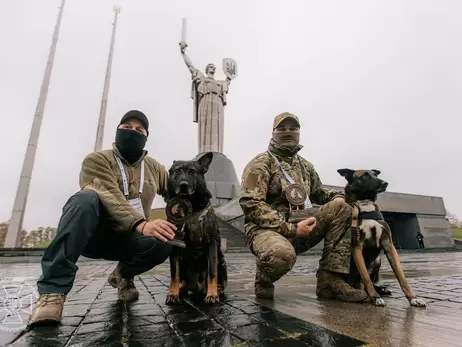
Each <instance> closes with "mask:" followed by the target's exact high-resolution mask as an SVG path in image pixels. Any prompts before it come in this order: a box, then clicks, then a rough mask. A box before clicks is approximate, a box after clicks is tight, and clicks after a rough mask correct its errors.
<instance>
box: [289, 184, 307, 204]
mask: <svg viewBox="0 0 462 347" xmlns="http://www.w3.org/2000/svg"><path fill="white" fill-rule="evenodd" d="M284 192H285V195H286V199H287V201H288V202H289V204H291V205H295V206H300V205H304V204H305V201H306V198H307V194H306V190H305V188H303V187H302V186H301V185H300V184H297V183H294V184H291V185H290V186H288V187H287V188H286V189H285V191H284Z"/></svg>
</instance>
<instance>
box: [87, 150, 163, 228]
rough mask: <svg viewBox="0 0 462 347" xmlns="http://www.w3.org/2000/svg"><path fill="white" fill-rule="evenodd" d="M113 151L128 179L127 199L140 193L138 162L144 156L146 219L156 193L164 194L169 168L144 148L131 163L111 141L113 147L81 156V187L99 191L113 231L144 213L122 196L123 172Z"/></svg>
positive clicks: (134, 222) (142, 197)
mask: <svg viewBox="0 0 462 347" xmlns="http://www.w3.org/2000/svg"><path fill="white" fill-rule="evenodd" d="M114 154H115V155H117V156H118V157H120V158H121V161H122V164H123V166H124V169H125V173H126V175H127V181H128V191H129V196H128V198H129V199H135V198H138V197H139V187H140V181H141V162H142V161H143V160H144V162H145V171H144V187H143V194H142V196H141V203H142V205H143V210H144V215H145V216H146V219H149V216H150V214H151V206H152V203H153V201H154V198H155V196H156V194H161V195H165V193H166V189H167V179H168V172H167V170H166V169H165V167H164V166H163V165H161V164H160V163H158V162H157V161H156V160H154V159H153V158H151V157H148V156H147V155H146V154H147V151H145V152H144V154H143V155H142V156H141V157H140V158H139V159H138V161H137V162H135V163H134V164H133V165H130V164H129V163H128V162H127V161H126V160H125V159H123V158H122V157H121V155H120V153H119V151H118V149H117V148H116V147H115V145H113V149H112V150H104V151H101V152H92V153H90V154H88V155H87V156H86V157H85V159H84V160H83V162H82V169H81V171H80V188H81V189H84V190H93V191H95V192H96V193H97V194H98V197H99V198H100V200H101V203H102V206H103V207H104V208H105V209H106V211H107V212H108V215H109V220H108V221H107V226H108V228H110V229H111V230H114V231H116V232H122V233H123V232H130V231H131V230H132V229H133V227H134V226H136V225H137V224H138V223H139V222H140V221H142V220H143V219H144V217H143V215H142V214H140V213H139V212H138V211H136V210H135V208H134V207H133V206H132V205H131V204H130V203H129V202H128V200H127V199H126V198H125V195H124V193H123V181H122V173H121V172H120V168H119V166H118V164H117V161H116V159H115V157H114Z"/></svg>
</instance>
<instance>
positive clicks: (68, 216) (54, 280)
mask: <svg viewBox="0 0 462 347" xmlns="http://www.w3.org/2000/svg"><path fill="white" fill-rule="evenodd" d="M107 219H108V214H107V212H106V210H105V209H104V207H103V206H102V204H101V202H100V199H99V197H98V195H97V194H96V193H95V192H93V191H79V192H77V193H76V194H74V195H73V196H72V197H71V198H70V199H69V200H68V201H67V202H66V204H65V205H64V207H63V213H62V215H61V219H60V221H59V224H58V230H57V234H56V237H55V238H54V239H53V241H52V242H51V244H50V245H49V246H48V248H47V249H46V250H45V254H44V255H43V258H42V262H41V264H42V275H41V276H40V278H39V280H38V281H37V287H38V292H39V293H40V294H48V293H63V294H66V293H68V292H69V291H70V290H71V288H72V286H73V283H74V279H75V275H76V273H77V270H78V266H77V265H76V264H75V263H76V262H77V260H78V258H79V257H80V255H84V256H85V257H88V258H93V259H105V260H112V261H118V262H119V264H118V268H119V270H120V275H121V276H122V277H125V278H132V277H134V276H136V275H139V274H141V273H143V272H146V271H148V270H150V269H152V268H153V267H154V266H156V265H159V264H161V263H163V262H164V261H165V260H166V259H167V258H168V256H169V255H170V252H171V246H170V245H168V244H166V243H163V242H161V241H159V240H157V239H155V238H151V237H147V236H143V235H141V234H139V233H137V232H127V233H125V234H118V233H115V232H113V231H112V230H109V229H108V228H107V227H105V225H107V223H106V221H107Z"/></svg>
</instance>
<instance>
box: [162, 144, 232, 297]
mask: <svg viewBox="0 0 462 347" xmlns="http://www.w3.org/2000/svg"><path fill="white" fill-rule="evenodd" d="M212 159H213V153H212V152H207V153H205V154H204V155H203V156H201V157H200V158H199V159H197V160H191V161H174V162H173V164H172V166H171V168H170V170H169V179H168V183H167V196H166V199H165V200H166V202H167V203H168V201H169V200H170V199H173V198H175V197H179V196H181V197H182V198H184V199H187V200H189V202H190V203H191V205H192V214H191V215H190V216H189V217H188V219H187V220H186V222H185V225H184V228H183V232H184V242H185V244H186V248H180V247H173V250H172V253H171V255H170V275H171V280H170V287H169V291H168V295H167V298H166V304H178V303H180V302H181V299H180V297H183V296H186V295H187V294H188V292H189V291H191V292H192V293H193V294H197V295H205V299H204V301H205V302H206V303H209V304H213V303H218V302H219V301H220V299H219V295H220V294H223V293H224V290H225V288H226V285H227V279H228V274H227V267H226V262H225V259H224V256H223V253H222V251H221V248H220V245H221V240H220V232H219V230H218V223H217V219H216V218H217V217H216V215H215V213H214V211H213V208H212V206H211V204H210V198H211V197H212V194H211V193H210V191H209V190H208V189H207V184H206V182H205V177H204V175H205V174H206V173H207V171H208V168H209V165H210V163H211V162H212Z"/></svg>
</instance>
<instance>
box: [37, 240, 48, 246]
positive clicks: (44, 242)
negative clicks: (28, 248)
mask: <svg viewBox="0 0 462 347" xmlns="http://www.w3.org/2000/svg"><path fill="white" fill-rule="evenodd" d="M50 243H51V240H47V241H43V242H40V243H39V244H38V245H36V246H35V248H47V247H48V246H49V245H50Z"/></svg>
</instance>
